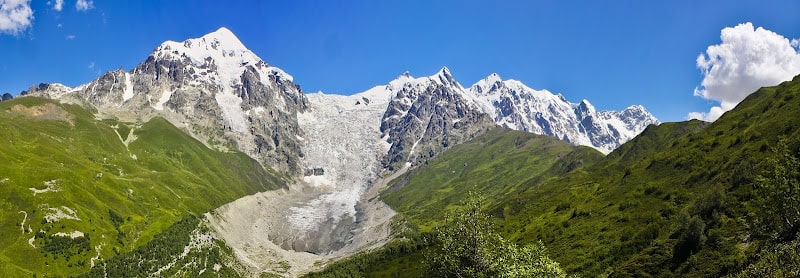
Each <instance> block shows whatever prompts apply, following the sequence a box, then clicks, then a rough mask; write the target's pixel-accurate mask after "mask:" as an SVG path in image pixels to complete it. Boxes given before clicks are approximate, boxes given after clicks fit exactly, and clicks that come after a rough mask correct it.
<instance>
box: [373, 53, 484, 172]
mask: <svg viewBox="0 0 800 278" xmlns="http://www.w3.org/2000/svg"><path fill="white" fill-rule="evenodd" d="M381 89H382V90H385V91H386V93H385V94H386V95H387V96H388V97H390V98H391V101H390V102H389V105H388V107H387V108H386V113H384V114H383V119H382V122H381V127H380V130H381V132H382V133H383V135H384V138H385V140H386V141H387V142H388V143H389V144H391V148H390V149H389V152H388V153H387V155H386V157H384V160H383V165H384V167H386V168H388V169H389V170H393V169H395V168H397V167H398V166H402V164H405V163H415V162H417V163H418V162H421V161H422V160H425V159H428V158H430V157H433V156H434V155H436V154H438V153H441V152H442V151H443V150H444V149H446V148H449V147H451V146H454V145H456V144H459V143H462V142H464V141H467V140H469V139H472V138H474V137H475V136H477V135H479V134H480V133H482V132H484V131H486V130H489V129H490V128H491V127H492V126H494V124H493V123H492V121H491V119H490V118H489V117H488V116H487V115H486V114H484V113H483V112H482V111H481V110H480V108H479V106H478V105H477V103H476V102H475V100H473V99H472V98H471V97H470V96H469V95H467V94H465V93H464V92H465V90H464V87H462V86H461V84H459V83H458V82H457V81H456V80H455V78H453V75H452V74H451V73H450V70H449V69H448V68H447V67H444V68H442V69H441V70H440V71H439V72H437V73H436V74H434V75H432V76H429V77H422V78H413V77H411V75H410V74H408V73H405V74H403V75H401V76H400V77H398V78H397V79H395V80H393V81H391V82H389V84H388V85H386V86H385V87H383V88H381V87H376V88H373V90H381Z"/></svg>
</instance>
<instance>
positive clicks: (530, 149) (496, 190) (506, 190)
mask: <svg viewBox="0 0 800 278" xmlns="http://www.w3.org/2000/svg"><path fill="white" fill-rule="evenodd" d="M602 157H603V155H602V154H601V153H600V152H598V151H596V150H594V149H591V148H587V147H575V146H572V145H570V144H569V143H567V142H564V141H561V140H558V139H556V138H553V137H549V136H541V135H534V134H531V133H526V132H520V131H513V130H509V129H502V128H496V129H494V130H491V131H489V132H487V133H486V134H483V135H481V136H479V137H477V138H475V139H474V140H471V141H469V142H465V143H463V144H460V145H458V146H455V147H453V149H452V150H451V151H448V152H445V153H443V154H442V155H441V156H439V157H437V158H435V159H434V160H432V161H430V162H429V163H426V164H425V165H422V166H420V167H418V168H415V169H413V170H411V171H410V172H409V173H407V174H406V175H404V176H402V177H400V178H399V179H398V180H397V181H394V182H393V184H392V187H391V188H390V189H389V190H387V191H386V192H384V194H383V195H382V197H383V199H384V201H385V202H386V203H388V204H389V205H390V206H392V208H394V209H395V210H397V211H399V212H402V213H403V215H404V216H405V217H406V219H408V220H411V221H412V222H413V223H414V224H415V225H416V226H418V227H419V228H420V230H421V231H423V232H427V231H430V229H431V228H432V227H433V226H434V225H436V224H437V222H438V221H439V220H440V219H441V218H442V217H443V216H444V213H445V212H446V211H452V210H453V209H454V208H455V207H456V206H457V205H458V204H461V203H462V202H463V201H464V200H465V199H466V196H467V194H468V193H469V192H475V193H479V194H480V195H482V196H485V197H487V199H489V200H503V199H507V198H510V197H513V196H516V195H518V194H520V193H521V192H522V191H524V190H525V189H526V188H527V186H526V184H529V183H532V182H537V183H538V182H543V181H547V180H548V179H550V178H552V177H555V176H557V175H560V174H564V173H565V172H567V171H573V170H579V169H582V168H583V167H584V166H585V165H591V164H593V163H594V162H595V161H597V160H599V159H601V158H602ZM489 203H490V204H491V203H493V202H489Z"/></svg>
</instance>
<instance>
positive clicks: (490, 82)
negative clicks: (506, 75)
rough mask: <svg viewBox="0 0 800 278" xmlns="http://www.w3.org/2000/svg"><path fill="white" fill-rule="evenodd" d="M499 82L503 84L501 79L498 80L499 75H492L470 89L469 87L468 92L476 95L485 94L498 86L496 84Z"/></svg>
mask: <svg viewBox="0 0 800 278" xmlns="http://www.w3.org/2000/svg"><path fill="white" fill-rule="evenodd" d="M501 82H503V78H500V75H499V74H497V73H492V74H490V75H489V76H487V77H485V78H483V79H481V80H480V81H478V82H476V83H475V84H473V85H472V87H470V90H472V91H474V92H476V93H478V94H482V93H486V92H489V91H491V90H492V89H493V88H495V86H498V83H501Z"/></svg>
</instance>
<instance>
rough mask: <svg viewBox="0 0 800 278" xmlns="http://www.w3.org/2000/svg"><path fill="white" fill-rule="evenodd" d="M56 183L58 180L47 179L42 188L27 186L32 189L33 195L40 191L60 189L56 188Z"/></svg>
mask: <svg viewBox="0 0 800 278" xmlns="http://www.w3.org/2000/svg"><path fill="white" fill-rule="evenodd" d="M57 183H58V180H49V181H46V182H44V186H45V188H44V189H38V188H35V187H29V188H28V189H30V190H31V191H33V196H36V194H42V193H47V192H58V191H61V189H59V188H58V186H57Z"/></svg>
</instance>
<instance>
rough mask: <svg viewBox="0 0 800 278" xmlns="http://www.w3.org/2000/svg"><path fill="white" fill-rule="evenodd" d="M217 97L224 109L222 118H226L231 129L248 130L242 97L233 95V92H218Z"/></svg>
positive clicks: (239, 131)
mask: <svg viewBox="0 0 800 278" xmlns="http://www.w3.org/2000/svg"><path fill="white" fill-rule="evenodd" d="M215 98H216V100H217V104H219V107H220V108H221V109H222V118H223V119H225V122H226V123H227V124H228V126H229V127H230V129H231V131H234V132H238V133H245V132H247V122H246V121H245V119H246V117H245V115H244V111H243V110H242V99H241V98H239V97H237V96H235V95H233V93H221V94H217V95H216V96H215Z"/></svg>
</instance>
